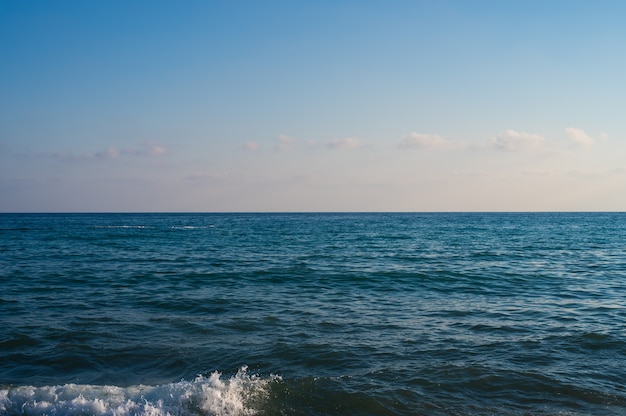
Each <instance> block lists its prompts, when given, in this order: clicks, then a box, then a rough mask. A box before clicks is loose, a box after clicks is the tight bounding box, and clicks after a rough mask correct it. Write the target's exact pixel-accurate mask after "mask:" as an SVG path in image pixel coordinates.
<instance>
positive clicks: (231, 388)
mask: <svg viewBox="0 0 626 416" xmlns="http://www.w3.org/2000/svg"><path fill="white" fill-rule="evenodd" d="M278 379H279V377H277V376H270V377H267V378H261V377H260V376H257V375H249V374H248V372H247V368H246V367H242V368H241V369H240V370H239V371H238V372H237V374H236V375H234V376H232V377H231V378H229V379H225V380H224V379H222V377H221V373H218V372H214V373H212V374H211V375H209V376H208V377H205V376H198V377H196V378H195V379H194V380H193V381H184V380H183V381H180V382H177V383H171V384H164V385H156V386H148V385H135V386H129V387H118V386H106V385H105V386H98V385H81V384H64V385H57V386H42V387H34V386H12V387H0V413H1V414H5V415H29V416H30V415H32V416H44V415H59V416H74V415H86V414H88V415H98V416H126V415H142V416H170V415H172V416H173V415H207V414H208V415H215V416H239V415H253V414H255V413H257V410H258V409H255V408H254V406H258V405H259V403H261V402H262V401H263V400H264V399H265V398H267V397H268V385H269V384H270V383H271V382H273V381H276V380H278Z"/></svg>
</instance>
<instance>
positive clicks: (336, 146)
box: [326, 137, 362, 150]
mask: <svg viewBox="0 0 626 416" xmlns="http://www.w3.org/2000/svg"><path fill="white" fill-rule="evenodd" d="M326 146H327V147H328V148H329V149H333V150H353V149H358V148H359V147H361V146H362V142H361V139H359V138H357V137H347V138H344V139H335V140H333V141H331V142H329V143H327V145H326Z"/></svg>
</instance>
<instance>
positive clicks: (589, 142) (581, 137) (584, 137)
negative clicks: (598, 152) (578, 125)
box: [565, 127, 595, 147]
mask: <svg viewBox="0 0 626 416" xmlns="http://www.w3.org/2000/svg"><path fill="white" fill-rule="evenodd" d="M565 134H567V135H568V136H569V138H570V139H572V140H573V141H574V143H576V144H577V145H579V146H581V147H590V146H593V144H594V143H595V139H594V138H593V137H591V136H589V135H588V134H587V133H585V132H584V130H581V129H575V128H573V127H569V128H566V129H565Z"/></svg>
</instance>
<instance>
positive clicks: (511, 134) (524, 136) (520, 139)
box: [487, 130, 545, 152]
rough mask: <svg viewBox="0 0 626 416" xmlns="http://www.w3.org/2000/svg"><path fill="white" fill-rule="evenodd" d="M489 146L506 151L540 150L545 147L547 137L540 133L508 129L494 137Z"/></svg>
mask: <svg viewBox="0 0 626 416" xmlns="http://www.w3.org/2000/svg"><path fill="white" fill-rule="evenodd" d="M487 146H488V147H491V148H494V149H498V150H505V151H511V152H515V151H526V152H528V151H538V150H543V148H544V147H545V139H544V138H543V137H542V136H539V135H538V134H531V133H524V132H517V131H515V130H507V131H505V132H503V133H500V134H499V135H498V136H496V137H494V138H492V139H491V140H489V142H488V143H487Z"/></svg>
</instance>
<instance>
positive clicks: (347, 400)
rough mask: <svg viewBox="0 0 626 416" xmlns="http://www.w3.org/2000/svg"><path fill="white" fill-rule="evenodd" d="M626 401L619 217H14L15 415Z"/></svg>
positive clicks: (11, 389) (590, 405)
mask: <svg viewBox="0 0 626 416" xmlns="http://www.w3.org/2000/svg"><path fill="white" fill-rule="evenodd" d="M252 414H256V415H441V416H443V415H507V416H517V415H520V416H521V415H625V414H626V214H623V213H529V214H524V213H485V214H483V213H466V214H464V213H432V214H430V213H429V214H417V213H408V214H400V213H391V214H384V213H376V214H347V213H346V214H343V213H342V214H330V213H323V214H0V415H50V416H52V415H120V416H121V415H252Z"/></svg>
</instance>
